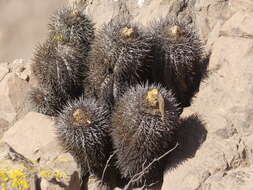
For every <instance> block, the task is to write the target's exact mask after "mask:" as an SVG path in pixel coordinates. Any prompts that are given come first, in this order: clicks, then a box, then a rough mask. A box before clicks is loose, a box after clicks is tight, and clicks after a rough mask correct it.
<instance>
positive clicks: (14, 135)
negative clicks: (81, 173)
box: [0, 112, 79, 190]
mask: <svg viewBox="0 0 253 190" xmlns="http://www.w3.org/2000/svg"><path fill="white" fill-rule="evenodd" d="M1 142H2V143H4V144H7V145H8V146H10V147H11V148H9V149H7V150H15V153H16V154H17V155H19V156H20V157H22V158H24V160H26V161H28V163H30V164H31V166H30V167H31V168H32V169H33V171H34V173H35V174H36V176H37V179H36V180H35V181H36V183H38V185H39V186H41V187H43V188H42V189H43V190H44V188H45V189H52V190H54V189H65V188H67V187H68V186H69V185H71V186H72V187H75V186H78V185H79V181H78V180H77V179H76V178H75V180H73V179H72V181H71V177H72V178H73V175H76V173H77V171H78V168H77V165H76V163H75V161H74V160H73V158H72V157H71V156H70V155H69V154H67V153H65V152H64V151H63V150H62V149H61V147H60V145H59V144H58V141H57V140H56V136H55V134H54V122H53V121H52V118H49V117H47V116H44V115H42V114H39V113H34V112H29V113H28V114H27V115H26V116H25V117H24V118H23V119H21V120H19V121H18V122H17V123H16V124H15V125H14V126H13V127H11V128H10V129H9V130H8V131H7V132H5V134H4V136H3V138H2V140H1ZM0 150H1V149H0ZM5 152H6V153H4V154H3V155H7V157H8V158H9V160H11V161H13V160H16V159H15V156H14V158H13V159H10V158H12V157H13V156H9V152H10V151H5ZM1 153H2V152H1ZM16 154H15V155H16ZM12 155H13V154H12ZM5 158H6V156H5ZM1 160H3V158H1V157H0V161H1ZM70 181H71V183H70Z"/></svg>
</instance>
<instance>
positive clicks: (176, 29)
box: [167, 25, 185, 40]
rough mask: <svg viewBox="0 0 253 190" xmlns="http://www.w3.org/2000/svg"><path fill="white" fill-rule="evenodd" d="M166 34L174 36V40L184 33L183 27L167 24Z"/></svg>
mask: <svg viewBox="0 0 253 190" xmlns="http://www.w3.org/2000/svg"><path fill="white" fill-rule="evenodd" d="M167 32H168V35H169V36H171V37H173V38H175V39H176V40H177V39H179V38H180V37H182V36H183V35H184V33H185V32H184V31H183V29H182V28H181V27H180V26H178V25H173V26H169V27H168V28H167Z"/></svg>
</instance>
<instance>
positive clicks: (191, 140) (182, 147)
mask: <svg viewBox="0 0 253 190" xmlns="http://www.w3.org/2000/svg"><path fill="white" fill-rule="evenodd" d="M176 135H177V139H178V143H179V146H178V147H177V148H176V149H175V150H174V151H173V152H172V153H171V154H170V156H169V158H168V161H167V163H168V164H167V170H170V169H173V168H176V167H177V166H178V165H179V164H180V163H182V162H183V161H185V160H187V159H189V158H192V157H194V155H195V153H196V152H197V150H198V149H199V148H200V146H201V144H202V143H203V142H204V141H205V140H206V135H207V130H206V129H205V124H204V122H203V121H201V119H200V118H199V117H198V115H196V114H193V115H191V116H189V117H187V118H183V119H182V120H181V127H180V128H179V129H178V130H177V132H176Z"/></svg>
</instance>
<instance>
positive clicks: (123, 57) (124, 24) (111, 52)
mask: <svg viewBox="0 0 253 190" xmlns="http://www.w3.org/2000/svg"><path fill="white" fill-rule="evenodd" d="M150 51H151V41H150V38H149V37H147V36H146V35H145V34H144V32H143V31H142V30H141V29H140V27H138V26H137V25H135V24H132V23H131V22H130V21H129V19H127V18H122V17H119V18H114V19H112V20H111V21H110V22H109V23H108V24H104V25H103V26H102V28H101V29H100V30H99V31H98V33H97V35H96V38H95V40H94V44H93V45H92V50H91V52H90V55H89V60H90V67H89V81H90V82H91V84H92V86H94V89H95V93H96V95H97V96H98V97H101V96H102V97H103V96H104V95H103V92H104V91H106V92H107V93H108V91H111V93H108V94H109V95H113V97H114V98H116V97H118V96H120V95H121V94H123V93H124V91H125V90H126V88H127V87H128V86H129V85H133V84H135V83H136V82H137V81H142V80H144V79H143V78H144V76H142V74H143V70H145V69H147V68H148V55H149V52H150ZM105 89H106V90H105Z"/></svg>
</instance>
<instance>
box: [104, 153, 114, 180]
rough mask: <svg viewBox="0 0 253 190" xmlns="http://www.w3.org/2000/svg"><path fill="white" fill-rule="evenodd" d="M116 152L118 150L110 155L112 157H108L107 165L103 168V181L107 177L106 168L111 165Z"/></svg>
mask: <svg viewBox="0 0 253 190" xmlns="http://www.w3.org/2000/svg"><path fill="white" fill-rule="evenodd" d="M115 154H116V152H114V153H113V154H111V155H110V157H109V158H108V159H107V161H106V165H105V167H104V170H103V174H102V178H101V181H102V182H103V181H104V177H105V172H106V169H107V168H108V167H109V163H110V161H111V159H112V158H113V156H114V155H115Z"/></svg>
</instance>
